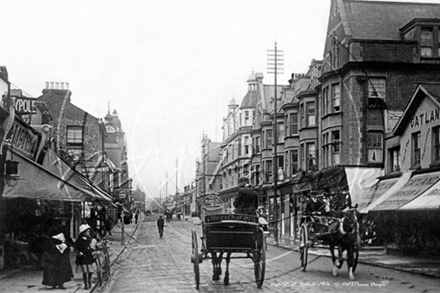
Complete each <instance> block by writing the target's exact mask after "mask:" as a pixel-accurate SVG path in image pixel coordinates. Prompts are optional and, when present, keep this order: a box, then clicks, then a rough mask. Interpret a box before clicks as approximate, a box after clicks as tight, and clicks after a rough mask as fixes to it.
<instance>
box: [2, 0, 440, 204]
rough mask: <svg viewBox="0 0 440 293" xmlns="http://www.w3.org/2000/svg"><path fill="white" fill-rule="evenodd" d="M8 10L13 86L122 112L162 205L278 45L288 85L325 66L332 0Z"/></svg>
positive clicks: (64, 4) (134, 157) (26, 5)
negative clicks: (315, 64) (53, 91)
mask: <svg viewBox="0 0 440 293" xmlns="http://www.w3.org/2000/svg"><path fill="white" fill-rule="evenodd" d="M400 2H431V3H440V0H424V1H417V0H412V1H405V0H401V1H400ZM1 7H2V11H3V12H4V13H2V17H1V18H0V37H1V38H2V42H1V43H2V46H0V65H2V66H6V67H7V70H8V73H9V80H10V82H11V83H12V85H13V88H19V89H22V90H23V91H24V92H25V93H26V94H27V95H29V96H31V97H38V96H40V95H41V94H42V90H43V89H44V87H45V82H47V81H54V82H68V83H69V89H70V90H71V91H72V98H71V102H72V103H73V104H75V105H76V106H78V107H80V108H82V109H83V110H85V111H87V112H88V113H90V114H92V115H94V116H95V117H97V118H102V117H104V116H105V115H106V114H107V113H108V111H109V108H110V111H111V112H113V110H116V111H117V113H118V116H119V118H120V119H121V122H122V128H123V130H124V131H125V133H126V140H127V147H128V159H129V161H128V163H129V172H130V177H131V178H132V179H133V186H134V187H136V186H138V187H139V188H141V189H142V190H143V191H145V192H146V194H147V196H148V197H159V194H161V196H162V197H163V196H164V195H165V192H166V191H168V194H175V192H176V190H177V189H178V190H179V191H183V188H184V186H185V185H188V184H190V182H191V181H193V180H194V179H195V168H196V160H197V158H200V153H201V150H200V149H201V138H202V136H203V134H205V135H207V136H208V138H210V139H211V140H212V141H222V129H221V126H222V121H223V117H225V116H226V114H227V105H228V104H229V102H230V101H231V99H232V98H234V99H235V100H236V102H237V103H240V102H241V100H242V98H243V97H244V96H245V94H246V92H247V83H246V81H247V78H248V77H249V75H250V74H251V73H252V71H255V72H262V73H263V75H264V79H263V82H264V83H265V84H273V83H274V76H273V75H272V74H268V73H267V61H268V57H267V55H268V50H273V49H274V45H275V42H276V43H277V47H278V49H279V50H282V51H283V53H284V54H283V55H284V60H283V61H284V73H283V74H281V75H278V78H277V80H278V84H287V81H288V79H289V78H290V76H291V74H292V73H306V72H307V70H308V67H309V65H310V63H311V61H312V59H318V60H321V59H322V56H323V53H324V52H323V51H324V42H325V33H326V29H327V22H328V15H329V11H330V0H303V1H298V0H272V1H268V0H239V1H238V0H202V1H194V0H128V1H120V0H119V1H115V0H93V1H90V0H75V1H70V0H63V1H60V0H39V1H30V0H28V1H23V0H14V1H1ZM109 105H110V106H109ZM166 179H168V182H166V181H167V180H166Z"/></svg>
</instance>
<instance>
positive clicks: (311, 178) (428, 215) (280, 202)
mask: <svg viewBox="0 0 440 293" xmlns="http://www.w3.org/2000/svg"><path fill="white" fill-rule="evenodd" d="M382 174H383V170H382V169H378V168H364V167H344V166H335V167H330V168H326V169H323V170H320V171H316V172H310V173H301V174H298V175H297V176H295V177H294V178H292V179H291V180H289V181H285V182H279V184H278V186H277V187H278V188H277V190H278V196H277V197H275V196H274V194H275V192H274V188H273V185H268V186H260V187H257V188H256V189H257V191H258V193H259V203H260V213H261V214H262V215H263V216H266V217H267V219H269V223H270V229H271V230H272V231H275V225H277V227H276V228H277V230H278V233H279V234H278V235H279V237H281V238H285V239H291V240H297V239H298V238H299V229H300V222H301V216H302V212H303V210H304V207H305V204H306V202H307V201H308V199H309V195H310V193H311V192H316V193H322V192H324V191H325V192H327V193H329V194H330V197H331V199H332V206H333V207H337V208H340V207H343V206H345V205H347V204H349V202H351V204H352V205H357V206H358V211H359V212H360V214H361V226H362V227H361V229H362V231H361V237H362V240H363V244H364V245H383V246H384V247H385V248H386V249H388V250H389V251H396V253H401V254H432V253H435V252H436V251H440V250H439V249H438V248H440V232H439V231H438V229H436V228H435V227H436V223H438V222H439V220H440V169H429V170H423V171H422V170H418V171H408V172H404V173H403V174H398V175H397V176H396V175H395V176H391V177H390V176H388V177H385V176H382ZM237 191H238V188H237V187H235V188H231V189H229V190H226V191H223V192H221V193H220V194H218V195H219V196H220V197H221V199H222V201H223V204H224V210H225V212H232V211H233V202H234V198H235V196H236V194H237ZM202 205H203V197H202V198H199V199H198V210H199V211H200V209H201V206H202ZM275 207H277V212H275ZM275 215H277V216H278V218H277V219H275Z"/></svg>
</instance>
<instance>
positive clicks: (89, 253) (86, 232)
mask: <svg viewBox="0 0 440 293" xmlns="http://www.w3.org/2000/svg"><path fill="white" fill-rule="evenodd" d="M90 228H91V227H90V226H89V225H87V224H83V225H81V226H80V227H79V235H78V239H77V240H76V242H75V249H76V252H77V256H76V261H75V263H76V264H77V266H79V267H80V268H81V271H82V275H83V281H84V289H90V288H91V286H92V275H93V272H94V271H95V269H96V261H95V258H94V257H93V249H92V247H91V243H92V237H91V235H90Z"/></svg>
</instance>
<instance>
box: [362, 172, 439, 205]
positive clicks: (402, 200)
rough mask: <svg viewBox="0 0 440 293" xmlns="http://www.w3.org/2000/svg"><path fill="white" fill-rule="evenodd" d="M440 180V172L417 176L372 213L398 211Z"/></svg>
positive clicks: (382, 202) (383, 201)
mask: <svg viewBox="0 0 440 293" xmlns="http://www.w3.org/2000/svg"><path fill="white" fill-rule="evenodd" d="M439 179H440V172H432V173H424V174H416V175H414V176H412V177H411V178H410V179H409V180H408V181H407V182H406V183H405V185H403V186H402V187H401V188H399V189H398V190H397V191H395V192H394V193H392V194H391V195H390V196H389V197H387V198H385V199H384V200H382V201H381V202H380V203H378V204H376V205H375V207H373V208H371V211H386V210H397V209H399V208H401V207H403V206H404V205H406V204H407V203H409V202H410V201H412V200H413V199H415V198H417V197H418V196H419V195H421V194H422V193H423V192H425V191H426V190H427V189H428V188H430V187H431V186H432V185H433V184H435V183H436V182H437V181H438V180H439ZM379 200H380V199H379Z"/></svg>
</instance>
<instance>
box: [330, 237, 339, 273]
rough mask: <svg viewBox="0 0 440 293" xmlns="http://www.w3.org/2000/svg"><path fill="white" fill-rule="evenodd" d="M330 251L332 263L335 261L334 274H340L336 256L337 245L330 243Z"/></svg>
mask: <svg viewBox="0 0 440 293" xmlns="http://www.w3.org/2000/svg"><path fill="white" fill-rule="evenodd" d="M330 253H331V255H332V263H333V276H335V277H336V276H337V275H338V271H337V267H336V256H335V246H334V245H333V244H331V245H330Z"/></svg>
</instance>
